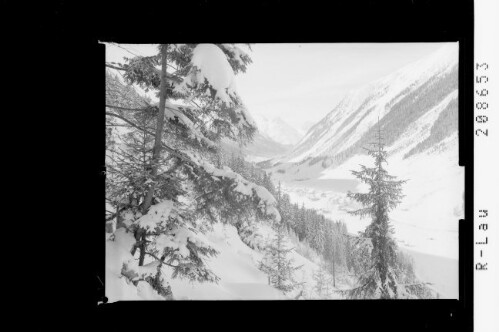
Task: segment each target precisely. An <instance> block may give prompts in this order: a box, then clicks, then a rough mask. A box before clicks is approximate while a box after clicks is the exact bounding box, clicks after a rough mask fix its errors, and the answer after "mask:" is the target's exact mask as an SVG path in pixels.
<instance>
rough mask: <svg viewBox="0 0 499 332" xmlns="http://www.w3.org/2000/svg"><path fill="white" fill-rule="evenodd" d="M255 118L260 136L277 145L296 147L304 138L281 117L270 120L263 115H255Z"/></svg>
mask: <svg viewBox="0 0 499 332" xmlns="http://www.w3.org/2000/svg"><path fill="white" fill-rule="evenodd" d="M253 118H254V120H255V122H256V124H257V125H258V131H259V132H260V134H261V135H262V136H263V137H265V138H270V139H271V140H273V141H275V142H277V143H280V144H284V145H294V144H296V143H298V141H299V140H300V139H301V138H302V137H303V135H302V133H300V131H298V130H297V129H295V128H294V127H292V126H291V125H289V124H288V123H287V122H286V121H284V120H283V119H281V118H279V117H276V118H272V119H268V118H267V117H265V116H263V115H260V114H254V115H253Z"/></svg>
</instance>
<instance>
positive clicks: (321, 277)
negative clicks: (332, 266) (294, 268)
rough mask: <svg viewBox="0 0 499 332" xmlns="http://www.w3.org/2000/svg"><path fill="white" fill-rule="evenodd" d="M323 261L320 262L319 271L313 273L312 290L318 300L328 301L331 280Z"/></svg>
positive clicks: (330, 291) (330, 292)
mask: <svg viewBox="0 0 499 332" xmlns="http://www.w3.org/2000/svg"><path fill="white" fill-rule="evenodd" d="M326 265H327V264H326V262H325V261H321V264H320V266H319V269H318V270H317V271H316V272H315V273H314V276H313V278H314V280H315V286H314V290H315V291H316V292H317V294H318V295H319V297H320V298H323V299H328V298H330V297H331V294H332V289H331V278H330V275H329V273H328V271H327V266H326Z"/></svg>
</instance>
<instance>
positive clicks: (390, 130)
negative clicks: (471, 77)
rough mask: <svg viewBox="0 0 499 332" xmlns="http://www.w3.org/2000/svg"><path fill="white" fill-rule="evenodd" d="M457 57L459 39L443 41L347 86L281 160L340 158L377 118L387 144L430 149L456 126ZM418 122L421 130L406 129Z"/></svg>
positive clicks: (367, 136) (360, 142)
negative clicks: (427, 51)
mask: <svg viewBox="0 0 499 332" xmlns="http://www.w3.org/2000/svg"><path fill="white" fill-rule="evenodd" d="M457 61H458V46H457V43H456V44H445V45H444V46H443V47H441V48H440V49H439V50H438V51H437V52H435V53H433V54H431V55H429V56H427V57H426V58H423V59H421V60H419V61H417V62H415V63H412V64H409V65H407V66H406V67H404V68H402V69H400V70H398V71H396V72H394V73H392V74H390V75H388V76H386V77H384V78H381V79H379V80H377V81H375V82H372V83H371V84H368V85H367V86H365V87H363V88H361V89H358V90H354V91H351V92H350V93H349V94H347V95H346V96H345V97H344V98H343V100H342V101H341V102H340V103H339V104H338V105H337V106H336V107H335V108H334V109H333V110H332V111H331V112H330V113H329V114H327V115H326V117H324V118H323V119H322V120H321V121H319V122H318V123H317V124H315V125H314V126H313V127H312V128H311V129H310V130H309V131H308V133H307V135H306V136H305V137H303V138H302V139H301V141H300V142H299V143H298V144H297V146H296V147H295V148H294V149H293V151H292V152H291V153H290V154H288V155H287V156H286V158H285V159H284V160H281V161H291V162H300V161H303V160H304V159H307V158H317V157H322V159H323V160H326V159H327V158H328V157H330V159H331V160H330V161H329V162H331V161H333V160H336V161H339V162H341V161H342V160H345V159H346V158H348V157H350V156H352V155H354V154H356V153H359V152H360V151H361V150H362V147H363V146H365V144H366V143H368V142H369V140H371V139H372V137H373V133H374V131H375V130H376V128H377V127H376V128H375V125H376V124H377V121H378V119H379V122H380V125H381V128H382V130H383V131H384V132H385V135H386V136H385V140H386V142H385V143H386V144H387V145H393V146H392V147H393V149H401V148H406V149H407V148H409V147H411V148H415V150H413V151H412V152H411V151H409V150H410V149H409V150H407V151H406V152H407V153H415V152H420V151H422V150H425V149H427V148H430V147H431V146H433V145H435V144H437V143H438V142H439V141H441V140H442V139H443V138H444V136H448V135H450V134H452V132H454V131H456V130H457V121H452V120H453V119H457V89H458V80H457V75H458V66H457ZM418 124H421V125H422V127H424V128H421V129H422V130H423V129H424V130H423V131H421V130H412V131H408V130H409V129H410V128H411V127H418ZM434 125H435V127H433V126H434ZM442 126H444V127H445V128H440V127H442ZM408 135H410V137H408ZM426 139H428V140H431V143H430V142H428V141H426V142H425V140H426ZM397 142H398V143H401V144H402V145H400V144H396V143H397ZM418 144H419V145H418Z"/></svg>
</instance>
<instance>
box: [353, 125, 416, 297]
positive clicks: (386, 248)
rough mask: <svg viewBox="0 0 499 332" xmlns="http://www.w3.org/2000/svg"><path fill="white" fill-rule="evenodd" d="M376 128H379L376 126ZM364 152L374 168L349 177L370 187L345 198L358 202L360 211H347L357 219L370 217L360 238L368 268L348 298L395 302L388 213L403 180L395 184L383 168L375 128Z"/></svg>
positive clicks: (398, 199)
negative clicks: (366, 243)
mask: <svg viewBox="0 0 499 332" xmlns="http://www.w3.org/2000/svg"><path fill="white" fill-rule="evenodd" d="M378 125H379V124H378ZM371 146H372V147H371V148H366V150H367V153H368V155H369V156H371V157H373V159H374V167H366V166H364V165H360V167H361V170H360V171H352V174H353V175H354V176H355V177H356V178H358V179H359V180H360V181H361V182H364V183H366V184H367V185H369V191H368V192H367V193H351V192H348V197H350V198H353V199H354V200H356V201H357V202H359V203H360V204H361V205H362V206H363V208H361V209H358V210H355V211H350V213H351V214H353V215H357V216H360V217H370V218H371V223H370V224H369V225H368V226H367V228H366V230H365V231H364V232H363V233H362V234H361V236H362V237H364V238H367V239H369V240H370V242H371V244H372V249H371V252H370V256H371V257H370V258H371V260H370V264H369V266H368V267H367V269H366V270H365V271H363V272H362V273H361V274H360V275H359V278H358V285H359V286H358V287H356V288H354V289H352V290H350V291H349V294H348V295H349V297H351V298H382V299H392V298H397V297H398V294H399V289H398V288H399V287H398V283H397V271H396V269H397V268H396V243H395V241H394V240H393V238H392V234H393V228H392V226H391V224H390V219H389V216H388V213H389V212H390V211H391V210H392V209H394V208H395V207H396V206H397V205H398V204H399V203H400V202H401V199H402V197H403V195H402V184H403V183H404V182H406V180H398V181H397V180H395V179H396V177H395V176H392V175H390V174H388V172H387V171H386V169H385V168H384V167H383V164H384V163H387V160H386V158H387V152H386V151H385V150H384V145H383V138H382V135H381V128H379V127H378V132H377V135H376V141H375V142H373V143H371Z"/></svg>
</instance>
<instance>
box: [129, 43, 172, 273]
mask: <svg viewBox="0 0 499 332" xmlns="http://www.w3.org/2000/svg"><path fill="white" fill-rule="evenodd" d="M166 49H167V45H166V44H163V45H161V85H160V88H159V112H158V119H157V124H156V133H155V136H154V147H153V153H152V160H151V177H152V178H155V177H156V176H157V175H158V168H159V159H160V157H161V138H162V135H163V127H164V121H165V104H166V84H167V79H166ZM154 187H155V185H154V182H153V183H151V184H150V186H149V190H148V191H147V194H146V197H145V198H144V202H143V204H142V214H143V215H145V214H146V213H147V211H148V210H149V208H150V207H151V204H152V201H153V197H154ZM135 239H136V240H137V241H140V245H139V246H134V247H133V249H132V255H134V254H135V251H136V250H137V247H138V248H139V250H140V253H139V266H142V265H143V264H144V256H145V247H146V242H145V231H144V230H143V229H140V228H139V229H138V230H137V231H136V233H135Z"/></svg>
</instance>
